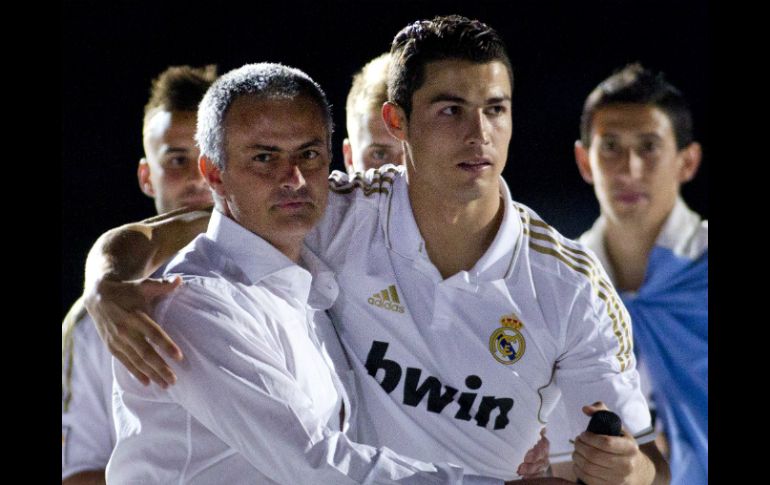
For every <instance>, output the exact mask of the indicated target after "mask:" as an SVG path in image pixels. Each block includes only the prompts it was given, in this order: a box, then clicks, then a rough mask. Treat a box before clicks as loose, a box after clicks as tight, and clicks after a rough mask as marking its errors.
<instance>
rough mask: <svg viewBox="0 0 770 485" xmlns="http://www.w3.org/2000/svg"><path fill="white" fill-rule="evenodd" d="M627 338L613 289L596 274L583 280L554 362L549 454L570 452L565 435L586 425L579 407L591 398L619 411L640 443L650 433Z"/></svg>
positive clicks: (625, 315) (573, 434) (624, 315)
mask: <svg viewBox="0 0 770 485" xmlns="http://www.w3.org/2000/svg"><path fill="white" fill-rule="evenodd" d="M632 342H633V336H632V331H631V319H630V317H629V315H628V312H627V311H626V308H625V306H624V305H623V303H622V302H621V300H620V298H619V297H618V296H617V294H616V292H615V290H614V289H613V288H612V287H611V286H609V285H608V284H605V285H602V284H600V283H597V280H594V281H592V282H591V283H587V284H586V285H585V286H584V287H583V288H582V290H581V291H579V292H578V293H577V295H576V297H575V300H574V301H573V302H572V311H571V312H570V321H569V326H568V329H567V337H566V344H565V346H566V347H565V349H564V354H563V356H562V358H561V359H560V360H559V361H558V362H557V364H556V381H555V382H556V385H557V387H558V388H559V389H560V390H561V393H562V400H561V402H560V403H558V405H557V408H556V410H555V412H554V413H552V417H553V419H549V424H548V428H549V429H550V430H551V437H552V438H553V439H552V441H551V443H552V446H551V453H552V454H559V453H563V452H565V448H568V447H569V448H570V449H569V451H570V452H571V448H572V446H571V444H570V443H569V441H568V439H574V438H575V437H576V436H577V435H578V434H580V433H582V432H583V431H585V429H586V427H587V426H588V421H589V419H590V418H589V417H588V416H586V415H585V414H584V413H583V411H582V407H583V406H585V405H589V404H592V403H594V402H596V401H603V402H604V403H605V404H606V405H607V407H608V408H609V409H610V410H611V411H613V412H615V413H616V414H618V415H619V416H620V418H621V420H622V422H623V426H624V427H625V428H626V429H627V430H628V431H629V432H630V433H631V434H632V435H633V436H634V437H635V438H637V441H638V442H639V443H645V442H647V441H651V440H652V439H654V432H653V430H652V426H651V421H650V413H649V409H648V406H647V401H646V400H645V398H644V395H643V394H642V392H641V388H640V383H639V373H638V372H637V370H636V360H635V357H634V353H633V347H632ZM549 439H551V438H549ZM557 461H559V460H557Z"/></svg>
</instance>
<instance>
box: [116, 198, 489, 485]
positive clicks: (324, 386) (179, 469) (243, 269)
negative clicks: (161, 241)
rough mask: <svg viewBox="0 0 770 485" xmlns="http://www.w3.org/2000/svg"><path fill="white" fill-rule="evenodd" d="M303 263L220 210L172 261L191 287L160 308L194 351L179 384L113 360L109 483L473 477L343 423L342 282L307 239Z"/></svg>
mask: <svg viewBox="0 0 770 485" xmlns="http://www.w3.org/2000/svg"><path fill="white" fill-rule="evenodd" d="M302 260H303V264H304V265H305V266H306V267H307V269H305V268H303V267H300V266H299V265H297V264H295V263H293V262H292V261H291V260H289V259H288V258H286V257H285V256H284V255H283V254H282V253H280V252H279V251H278V250H277V249H275V248H274V247H273V246H271V245H270V244H268V243H267V242H266V241H265V240H263V239H261V238H260V237H258V236H256V235H255V234H253V233H251V232H249V231H248V230H246V229H245V228H243V227H241V226H239V225H238V224H237V223H235V222H234V221H232V220H231V219H229V218H227V217H225V216H223V215H222V214H221V213H219V212H218V211H214V213H213V214H212V218H211V221H210V223H209V228H208V231H207V233H206V234H205V235H200V236H198V237H197V238H196V239H195V240H194V241H193V242H192V243H190V244H189V245H188V246H187V247H186V248H185V249H183V250H182V252H180V253H179V254H177V256H176V257H175V258H174V260H172V261H171V262H170V263H169V265H168V267H167V268H166V270H165V272H164V275H166V276H170V275H173V274H181V275H182V277H183V280H184V285H183V286H182V287H181V288H179V289H178V290H177V291H175V292H173V293H172V294H171V295H170V296H168V297H167V298H165V299H164V300H163V301H162V302H161V303H160V304H159V305H158V306H157V308H156V309H155V312H154V317H155V319H156V321H157V322H158V323H159V324H160V325H162V326H163V328H164V329H165V330H166V331H167V332H168V333H169V335H170V336H171V338H172V339H174V340H175V341H176V342H177V343H178V344H179V346H180V348H181V349H182V352H183V353H184V355H185V360H184V361H183V362H181V363H176V362H174V363H172V364H171V365H172V368H173V369H174V372H175V373H176V374H177V375H178V380H177V383H176V384H175V385H174V386H171V387H170V388H169V389H168V390H163V389H160V388H158V387H157V386H151V387H145V386H143V385H141V383H139V382H138V381H137V380H136V379H135V378H134V377H133V376H132V375H131V374H129V372H128V371H127V370H126V369H125V368H123V366H122V365H119V363H117V362H114V361H113V367H114V374H115V384H114V394H113V399H114V402H113V409H114V414H115V420H116V424H117V428H118V442H117V445H116V448H115V451H114V453H113V455H112V458H111V459H110V462H109V464H108V467H107V478H108V482H114V483H171V482H173V483H201V484H203V483H206V484H208V483H228V484H239V483H244V484H245V483H249V484H251V483H282V484H295V483H314V484H315V483H318V484H329V483H334V484H347V483H460V481H461V480H462V470H461V469H460V468H458V467H455V466H449V465H446V466H440V467H434V466H433V465H430V464H427V463H420V462H416V461H413V460H408V459H405V458H402V457H400V456H398V455H396V454H394V453H393V452H391V451H390V450H388V449H376V448H373V447H370V446H365V445H358V444H354V443H351V441H350V440H349V439H348V437H347V436H346V435H345V434H344V433H343V432H342V431H344V430H346V429H347V427H348V425H347V415H348V414H349V410H350V409H351V403H350V401H349V400H348V398H347V395H346V392H345V390H344V388H343V384H342V382H341V381H340V379H339V378H338V377H337V374H336V373H335V371H334V367H333V364H332V361H331V359H330V357H329V353H331V354H333V355H335V356H336V358H337V359H339V358H340V356H341V355H342V349H341V348H339V342H338V341H337V339H336V337H334V336H333V335H329V333H328V332H331V333H332V334H333V327H332V326H331V323H330V322H329V321H328V317H327V316H326V314H325V310H326V309H328V308H329V307H330V305H331V304H332V302H333V301H334V299H335V298H336V296H337V292H338V287H337V284H336V282H335V280H334V275H333V274H332V273H331V272H330V271H329V270H328V268H326V267H325V266H324V265H323V263H322V262H321V261H320V260H318V259H317V258H316V257H315V256H314V255H313V254H312V253H311V252H310V251H308V250H307V249H306V248H305V249H304V250H303V253H302ZM311 275H312V276H311ZM321 326H323V327H324V328H325V330H320V331H319V330H318V328H317V327H321ZM318 332H320V334H321V338H319V334H318ZM334 345H336V346H338V348H337V349H330V350H328V351H327V349H328V348H329V347H331V346H334ZM342 358H343V359H344V357H342ZM342 375H343V376H344V375H346V374H345V373H344V372H343V373H342ZM343 403H344V409H345V416H346V417H345V418H344V419H343V420H342V421H341V414H340V408H341V406H343ZM479 483H481V482H479Z"/></svg>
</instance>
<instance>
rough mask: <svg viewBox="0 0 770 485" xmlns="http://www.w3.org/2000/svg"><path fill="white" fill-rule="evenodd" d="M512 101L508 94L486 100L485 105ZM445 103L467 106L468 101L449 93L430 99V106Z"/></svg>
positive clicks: (439, 94)
mask: <svg viewBox="0 0 770 485" xmlns="http://www.w3.org/2000/svg"><path fill="white" fill-rule="evenodd" d="M510 100H511V97H510V96H508V95H507V94H506V95H504V96H495V97H494V98H487V99H486V100H484V103H485V104H499V103H502V102H504V101H510ZM443 102H451V103H458V104H467V103H468V100H466V99H465V98H463V97H460V96H457V95H454V94H449V93H438V94H436V95H435V96H433V97H432V98H431V99H430V104H434V103H443Z"/></svg>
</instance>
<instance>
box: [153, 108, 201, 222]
mask: <svg viewBox="0 0 770 485" xmlns="http://www.w3.org/2000/svg"><path fill="white" fill-rule="evenodd" d="M195 120H196V113H195V112H194V111H174V112H170V111H162V110H159V111H157V112H156V113H155V114H153V115H152V116H151V117H150V118H149V119H148V120H147V122H146V124H145V126H144V153H145V157H144V158H143V159H142V160H141V161H140V162H139V169H138V178H139V186H140V188H141V189H142V192H144V193H145V194H147V195H149V196H150V197H153V198H154V199H155V209H156V210H157V211H158V214H162V213H164V212H168V211H170V210H173V209H178V208H180V207H184V206H195V207H201V206H210V205H211V203H212V199H211V191H210V190H209V188H208V187H207V186H206V183H205V182H204V180H203V177H202V176H201V174H200V171H199V170H198V148H197V147H196V146H195V138H194V137H195Z"/></svg>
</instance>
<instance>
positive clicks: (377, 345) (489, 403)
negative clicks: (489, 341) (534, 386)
mask: <svg viewBox="0 0 770 485" xmlns="http://www.w3.org/2000/svg"><path fill="white" fill-rule="evenodd" d="M389 345H390V344H388V343H386V342H380V341H377V340H375V341H374V342H373V343H372V348H371V349H370V350H369V355H367V357H366V370H368V371H369V375H370V376H372V377H374V378H375V379H377V372H378V371H379V370H380V369H382V370H383V371H384V374H385V375H384V376H383V379H382V381H380V386H382V388H383V389H384V390H385V392H387V393H388V394H390V393H391V392H392V391H393V390H394V389H395V388H396V387H397V386H398V383H399V382H400V381H401V374H402V373H403V372H402V369H401V366H400V365H399V364H398V362H396V361H394V360H388V359H386V358H385V352H387V350H388V346H389ZM421 375H422V370H420V369H415V368H412V367H407V368H406V377H405V378H404V404H406V405H407V406H413V407H417V406H418V405H419V404H420V403H421V402H422V400H423V398H424V397H425V395H426V394H427V395H428V403H427V409H428V411H430V412H432V413H437V414H440V413H441V411H443V410H444V408H445V407H446V406H447V404H449V403H450V402H452V401H454V400H455V395H456V394H457V389H455V388H454V387H451V386H447V385H444V389H445V391H444V392H443V394H442V393H441V385H442V384H441V382H440V381H439V380H438V379H437V378H435V377H433V376H428V377H427V378H425V380H424V381H422V383H420V376H421ZM465 385H466V386H467V387H468V388H469V389H471V390H474V391H475V390H477V389H479V388H480V387H481V378H480V377H479V376H474V375H471V376H468V377H466V378H465ZM476 397H478V394H476V393H474V392H463V393H461V394H460V397H458V398H457V404H459V405H460V409H459V410H458V411H457V413H456V414H455V416H454V417H455V419H460V420H463V421H470V420H471V418H473V419H474V420H475V421H476V424H477V425H478V426H481V427H482V428H485V427H486V426H487V424H488V423H489V416H490V414H491V413H492V410H494V409H495V408H497V409H499V412H500V413H499V414H498V416H497V418H496V419H495V426H494V429H505V427H506V426H508V422H509V420H508V412H509V411H510V410H511V408H513V399H511V398H507V397H502V398H498V397H495V396H484V397H482V398H481V403H480V404H479V410H478V411H477V412H476V415H475V416H471V414H470V410H471V407H473V403H474V401H475V400H476Z"/></svg>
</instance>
